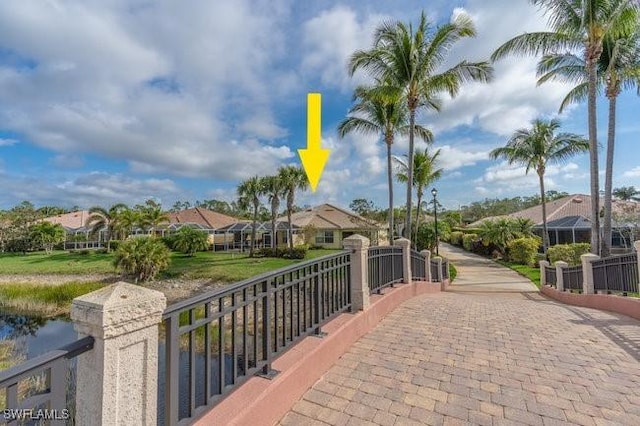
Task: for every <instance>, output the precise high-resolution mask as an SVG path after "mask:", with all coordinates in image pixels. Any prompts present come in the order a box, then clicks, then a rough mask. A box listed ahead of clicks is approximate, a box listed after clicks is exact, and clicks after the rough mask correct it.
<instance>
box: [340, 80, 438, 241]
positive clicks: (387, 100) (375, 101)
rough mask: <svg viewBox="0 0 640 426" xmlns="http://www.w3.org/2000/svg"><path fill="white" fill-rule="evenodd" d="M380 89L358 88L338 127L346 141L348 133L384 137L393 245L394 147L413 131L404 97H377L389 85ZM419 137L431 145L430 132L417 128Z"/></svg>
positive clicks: (381, 86) (380, 84) (381, 83)
mask: <svg viewBox="0 0 640 426" xmlns="http://www.w3.org/2000/svg"><path fill="white" fill-rule="evenodd" d="M377 84H378V85H377V87H375V88H371V87H364V86H360V87H358V88H356V90H355V92H354V96H353V97H354V101H355V105H354V106H353V107H351V109H350V110H349V116H347V118H345V119H344V120H342V121H341V122H340V124H339V125H338V135H339V136H340V137H341V138H343V137H345V136H346V135H347V134H348V133H351V132H357V133H361V134H376V135H377V134H381V135H382V137H383V138H384V143H385V145H386V147H387V185H388V188H389V210H388V212H387V214H388V221H389V241H392V240H393V234H394V227H393V167H392V162H391V145H393V142H394V139H395V135H396V134H400V135H405V134H407V133H408V131H409V126H408V117H407V112H408V111H407V105H406V101H405V100H404V99H402V98H401V97H396V98H394V97H383V96H377V93H376V92H377V91H379V90H380V89H382V90H384V86H385V84H384V83H383V82H380V81H378V82H377ZM415 132H416V134H417V135H418V136H419V137H420V138H421V139H422V140H424V141H425V142H431V141H432V140H433V135H432V133H431V131H430V130H429V129H426V128H424V127H422V126H420V125H416V126H415Z"/></svg>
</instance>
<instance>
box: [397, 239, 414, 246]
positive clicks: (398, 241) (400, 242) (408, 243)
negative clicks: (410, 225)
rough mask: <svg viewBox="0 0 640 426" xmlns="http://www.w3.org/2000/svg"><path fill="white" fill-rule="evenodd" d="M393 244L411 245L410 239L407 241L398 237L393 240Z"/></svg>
mask: <svg viewBox="0 0 640 426" xmlns="http://www.w3.org/2000/svg"><path fill="white" fill-rule="evenodd" d="M393 245H394V246H400V247H410V246H411V241H409V240H408V239H406V238H398V239H396V240H393Z"/></svg>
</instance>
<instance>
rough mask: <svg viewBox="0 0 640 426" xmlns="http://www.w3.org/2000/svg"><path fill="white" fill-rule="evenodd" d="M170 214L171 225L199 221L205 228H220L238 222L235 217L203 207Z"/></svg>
mask: <svg viewBox="0 0 640 426" xmlns="http://www.w3.org/2000/svg"><path fill="white" fill-rule="evenodd" d="M168 215H169V224H170V225H171V224H174V223H197V224H198V225H201V226H202V227H204V228H205V229H218V228H222V227H225V226H228V225H231V224H234V223H236V222H238V219H236V218H235V217H231V216H227V215H226V214H222V213H218V212H214V211H211V210H207V209H203V208H201V207H194V208H191V209H186V210H180V211H179V212H169V213H168Z"/></svg>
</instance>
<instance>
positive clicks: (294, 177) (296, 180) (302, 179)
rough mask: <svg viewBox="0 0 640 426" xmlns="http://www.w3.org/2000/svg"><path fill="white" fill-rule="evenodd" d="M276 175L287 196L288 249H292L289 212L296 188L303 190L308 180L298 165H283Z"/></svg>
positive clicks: (290, 211)
mask: <svg viewBox="0 0 640 426" xmlns="http://www.w3.org/2000/svg"><path fill="white" fill-rule="evenodd" d="M278 176H279V177H280V179H281V180H282V184H283V185H284V191H285V194H286V196H287V221H288V223H289V233H288V241H289V249H290V250H293V223H291V214H292V213H293V208H294V205H293V203H294V201H295V196H296V191H297V190H303V191H304V190H305V189H307V188H308V187H309V181H308V180H307V175H306V173H305V172H304V170H303V169H302V168H300V167H295V166H285V167H281V168H280V169H279V170H278Z"/></svg>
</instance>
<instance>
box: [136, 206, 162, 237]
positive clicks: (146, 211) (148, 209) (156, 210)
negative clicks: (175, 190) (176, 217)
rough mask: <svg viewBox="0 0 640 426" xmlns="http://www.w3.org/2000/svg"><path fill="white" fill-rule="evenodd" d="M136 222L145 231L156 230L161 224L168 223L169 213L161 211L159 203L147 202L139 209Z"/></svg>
mask: <svg viewBox="0 0 640 426" xmlns="http://www.w3.org/2000/svg"><path fill="white" fill-rule="evenodd" d="M138 223H139V225H140V227H141V228H142V229H144V230H145V232H149V231H151V230H154V231H156V230H157V229H158V228H159V227H160V226H161V225H164V224H167V223H169V215H167V214H166V213H165V212H163V211H162V206H160V205H159V204H156V203H155V202H151V203H149V202H147V203H146V204H145V206H143V207H142V208H141V209H140V212H139V216H138Z"/></svg>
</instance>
